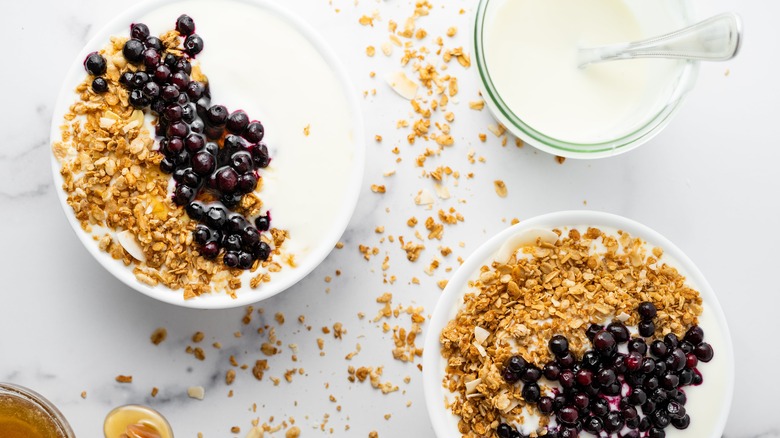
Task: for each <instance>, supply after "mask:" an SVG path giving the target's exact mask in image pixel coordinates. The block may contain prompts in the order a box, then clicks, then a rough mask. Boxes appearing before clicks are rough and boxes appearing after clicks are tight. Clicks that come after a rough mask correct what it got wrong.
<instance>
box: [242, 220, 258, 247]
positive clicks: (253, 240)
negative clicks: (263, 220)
mask: <svg viewBox="0 0 780 438" xmlns="http://www.w3.org/2000/svg"><path fill="white" fill-rule="evenodd" d="M241 236H242V238H243V242H244V249H245V250H250V249H252V248H255V247H256V246H257V245H259V244H260V232H259V231H257V228H255V227H250V226H246V227H244V229H243V230H242V233H241Z"/></svg>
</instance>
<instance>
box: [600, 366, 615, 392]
mask: <svg viewBox="0 0 780 438" xmlns="http://www.w3.org/2000/svg"><path fill="white" fill-rule="evenodd" d="M616 380H617V374H615V370H613V369H612V368H603V369H602V370H601V371H599V372H598V374H596V381H597V382H598V383H599V385H601V386H603V387H607V386H609V385H611V384H613V383H615V381H616Z"/></svg>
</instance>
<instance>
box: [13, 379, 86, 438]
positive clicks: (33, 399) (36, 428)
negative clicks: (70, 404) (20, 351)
mask: <svg viewBox="0 0 780 438" xmlns="http://www.w3.org/2000/svg"><path fill="white" fill-rule="evenodd" d="M0 437H2V438H72V437H73V432H72V431H71V429H70V426H68V424H67V422H66V421H65V419H64V418H63V417H62V414H60V413H59V411H57V409H56V408H55V407H54V406H52V405H51V404H50V403H49V402H47V401H46V400H45V399H44V398H43V397H41V396H40V395H38V394H36V393H34V392H32V391H30V390H27V389H25V388H22V387H18V386H15V385H10V384H5V383H0Z"/></svg>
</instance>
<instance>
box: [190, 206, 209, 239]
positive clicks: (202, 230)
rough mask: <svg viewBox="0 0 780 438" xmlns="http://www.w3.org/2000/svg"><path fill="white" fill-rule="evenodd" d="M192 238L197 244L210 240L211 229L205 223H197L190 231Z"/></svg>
mask: <svg viewBox="0 0 780 438" xmlns="http://www.w3.org/2000/svg"><path fill="white" fill-rule="evenodd" d="M193 204H194V203H193ZM192 240H193V241H194V242H195V243H197V244H198V245H205V244H206V243H207V242H208V241H209V240H211V230H210V229H209V227H207V226H205V225H197V226H196V227H195V231H193V232H192Z"/></svg>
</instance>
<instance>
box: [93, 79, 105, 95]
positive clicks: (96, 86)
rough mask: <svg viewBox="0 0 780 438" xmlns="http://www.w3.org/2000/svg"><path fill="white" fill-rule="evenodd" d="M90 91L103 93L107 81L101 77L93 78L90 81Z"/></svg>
mask: <svg viewBox="0 0 780 438" xmlns="http://www.w3.org/2000/svg"><path fill="white" fill-rule="evenodd" d="M92 91H94V92H95V93H98V94H103V93H105V92H106V91H108V82H106V80H105V79H103V78H95V79H94V80H93V81H92Z"/></svg>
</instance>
